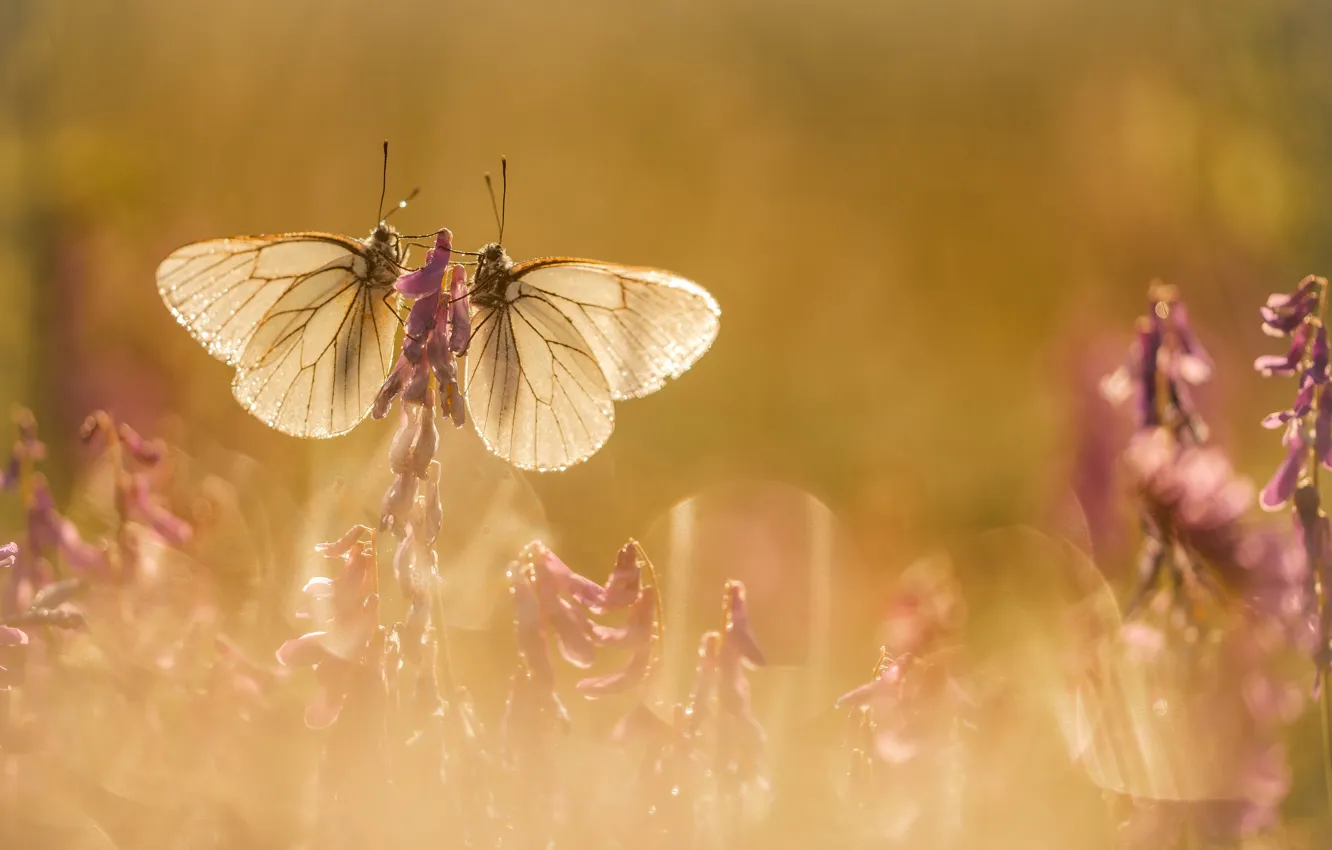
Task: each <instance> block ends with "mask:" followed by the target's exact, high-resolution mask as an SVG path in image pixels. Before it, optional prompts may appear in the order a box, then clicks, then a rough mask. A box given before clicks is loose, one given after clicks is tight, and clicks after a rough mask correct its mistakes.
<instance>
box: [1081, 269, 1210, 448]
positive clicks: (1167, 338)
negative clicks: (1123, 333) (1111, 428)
mask: <svg viewBox="0 0 1332 850" xmlns="http://www.w3.org/2000/svg"><path fill="white" fill-rule="evenodd" d="M1148 301H1149V305H1150V311H1149V313H1148V315H1146V316H1144V317H1143V318H1141V319H1139V320H1138V324H1137V328H1136V335H1135V339H1134V342H1133V345H1132V346H1131V347H1130V349H1129V356H1128V360H1127V362H1126V363H1125V364H1124V365H1123V366H1122V367H1120V369H1119V370H1118V371H1116V372H1115V373H1113V374H1112V375H1110V376H1109V377H1107V378H1106V379H1105V380H1104V381H1103V382H1102V384H1101V391H1102V393H1103V394H1104V395H1105V397H1106V398H1107V399H1108V400H1109V401H1111V402H1112V403H1114V404H1122V403H1124V402H1126V401H1128V400H1129V399H1130V398H1132V399H1133V400H1134V421H1135V424H1136V425H1137V427H1139V428H1152V427H1156V426H1158V425H1164V426H1166V427H1169V428H1170V429H1171V430H1173V431H1176V432H1177V433H1181V434H1183V433H1188V434H1190V435H1191V436H1192V437H1193V439H1194V441H1195V442H1199V443H1201V442H1205V441H1206V433H1207V431H1206V426H1205V425H1204V424H1203V422H1202V419H1201V417H1200V416H1199V415H1198V412H1197V410H1196V409H1195V407H1194V404H1193V400H1192V390H1191V388H1193V387H1197V386H1199V385H1200V384H1203V383H1205V382H1206V381H1207V380H1209V379H1210V378H1211V376H1212V359H1211V357H1210V355H1208V353H1207V350H1206V349H1205V348H1203V345H1202V343H1201V342H1200V341H1199V340H1198V338H1197V336H1196V335H1195V334H1194V332H1193V327H1192V324H1191V323H1190V321H1189V312H1188V308H1187V307H1186V306H1185V304H1184V302H1183V301H1182V300H1180V297H1179V290H1177V289H1176V288H1175V287H1173V286H1166V285H1163V284H1159V283H1158V284H1153V285H1152V286H1151V288H1150V289H1149V291H1148Z"/></svg>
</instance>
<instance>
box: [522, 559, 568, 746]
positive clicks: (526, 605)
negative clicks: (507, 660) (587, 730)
mask: <svg viewBox="0 0 1332 850" xmlns="http://www.w3.org/2000/svg"><path fill="white" fill-rule="evenodd" d="M535 572H536V571H535V568H534V567H533V566H532V565H531V564H523V563H514V564H511V565H510V566H509V570H508V580H509V593H510V595H511V596H512V597H513V611H514V632H515V634H516V636H517V638H518V654H519V655H520V656H521V658H522V661H523V668H524V669H523V671H522V672H521V673H520V674H519V676H518V677H515V680H514V687H513V691H512V693H511V694H510V700H511V701H513V700H516V699H520V698H522V696H523V695H528V696H530V697H531V698H533V699H534V700H536V701H537V703H538V707H539V709H540V710H543V711H545V712H548V713H549V715H550V716H551V717H553V718H554V719H555V720H556V721H557V722H558V723H559V724H560V725H561V726H563V727H564V728H568V726H569V712H568V711H567V710H566V709H565V707H564V703H563V702H561V701H560V697H559V694H558V693H556V690H555V671H554V669H553V668H552V667H551V664H550V655H549V652H548V650H547V649H546V630H545V626H544V623H543V619H542V616H541V601H540V599H539V597H538V595H537V589H536V581H537V579H536V575H535ZM519 677H521V678H522V682H519V681H518V678H519ZM520 685H521V686H522V687H519V686H520ZM520 691H521V692H522V693H521V694H520V693H519V692H520Z"/></svg>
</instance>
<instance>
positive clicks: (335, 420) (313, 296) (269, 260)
mask: <svg viewBox="0 0 1332 850" xmlns="http://www.w3.org/2000/svg"><path fill="white" fill-rule="evenodd" d="M157 283H158V290H159V291H160V292H161V294H162V298H163V300H164V301H166V303H167V306H168V307H170V309H171V312H172V314H173V315H175V317H176V319H177V321H179V322H180V323H181V324H182V325H184V326H185V327H186V328H187V329H188V330H189V331H190V333H191V334H193V335H194V337H195V339H197V340H199V341H200V342H201V343H203V344H204V346H205V347H206V348H207V349H208V351H209V353H210V354H212V355H213V356H214V357H217V358H218V359H220V360H224V361H226V362H227V363H230V364H231V365H234V366H235V367H236V370H237V371H236V378H235V380H234V381H233V383H232V393H233V394H234V395H235V396H236V399H237V400H238V401H239V402H240V403H241V404H242V405H243V406H244V407H245V408H246V409H247V410H249V411H250V412H251V413H253V414H254V415H255V416H257V417H259V418H260V419H262V420H263V421H264V422H266V423H268V424H269V425H270V426H272V427H274V428H276V429H278V430H279V431H282V432H283V433H286V434H291V435H293V436H297V437H316V438H318V437H334V436H337V435H339V434H343V433H346V432H347V431H349V430H351V429H352V428H353V427H355V426H356V424H357V423H358V422H360V421H361V420H362V419H364V418H365V415H366V414H367V413H368V412H369V410H370V406H371V403H372V402H373V400H374V395H375V392H376V391H377V390H378V389H379V386H380V385H381V384H382V383H383V381H384V378H385V377H386V375H387V374H388V370H389V368H390V366H391V364H392V357H393V337H394V333H395V331H396V330H397V320H396V319H395V317H394V314H393V310H392V308H391V307H390V306H389V305H388V304H386V303H384V301H383V298H382V295H383V291H382V289H381V288H377V287H375V286H373V285H371V283H370V282H369V280H368V268H367V261H366V257H365V252H364V247H363V246H362V245H361V244H360V243H358V242H356V241H354V240H351V239H347V238H344V237H340V236H333V235H329V234H320V233H297V234H288V235H284V236H272V237H262V236H261V237H253V238H239V239H218V240H213V241H209V242H199V243H196V244H194V245H187V246H185V247H184V248H181V249H180V250H178V251H176V252H175V253H173V254H172V255H171V256H170V257H168V258H167V259H166V260H165V261H163V263H162V264H161V266H159V267H158V270H157Z"/></svg>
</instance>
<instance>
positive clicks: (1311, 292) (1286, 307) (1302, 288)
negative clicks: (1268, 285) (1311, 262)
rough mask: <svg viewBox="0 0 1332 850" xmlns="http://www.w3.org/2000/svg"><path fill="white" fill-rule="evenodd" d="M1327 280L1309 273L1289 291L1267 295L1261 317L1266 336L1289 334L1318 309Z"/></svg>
mask: <svg viewBox="0 0 1332 850" xmlns="http://www.w3.org/2000/svg"><path fill="white" fill-rule="evenodd" d="M1325 286H1327V281H1326V280H1325V279H1323V278H1321V277H1315V276H1314V275H1309V276H1308V277H1306V278H1305V279H1304V280H1302V281H1300V285H1299V286H1297V287H1296V288H1295V291H1294V292H1290V293H1275V294H1273V295H1269V296H1268V297H1267V304H1266V306H1264V307H1262V308H1261V310H1260V313H1261V314H1262V317H1263V332H1264V333H1266V334H1267V335H1268V336H1276V337H1282V336H1290V335H1291V334H1292V333H1294V332H1295V331H1296V329H1298V328H1300V327H1302V326H1303V325H1304V324H1305V322H1306V321H1308V319H1309V317H1310V316H1312V315H1313V314H1314V311H1315V310H1317V309H1318V299H1319V296H1320V294H1321V291H1322V289H1323V287H1325Z"/></svg>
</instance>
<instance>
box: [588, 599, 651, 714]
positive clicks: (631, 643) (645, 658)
mask: <svg viewBox="0 0 1332 850" xmlns="http://www.w3.org/2000/svg"><path fill="white" fill-rule="evenodd" d="M593 631H594V634H595V639H596V642H597V645H598V646H615V647H618V648H620V649H627V650H630V652H631V655H630V656H629V662H628V663H627V664H626V665H625V666H624V667H623V668H621V669H620V670H617V671H615V672H614V673H607V674H606V675H604V676H594V677H590V678H587V679H583V680H582V681H580V682H579V683H578V684H577V686H576V687H577V688H578V690H579V691H580V692H581V693H582V694H583V696H585V697H600V696H606V695H607V694H615V693H622V692H624V691H626V690H628V689H629V688H632V687H634V686H635V685H638V684H639V683H641V682H642V681H643V680H644V679H646V678H647V676H648V673H649V672H651V667H652V654H653V651H654V648H655V646H654V645H655V643H656V637H657V588H656V587H654V586H648V587H644V588H642V589H641V590H640V591H639V593H638V598H637V599H635V600H634V601H633V603H632V604H630V606H629V616H628V619H627V620H626V621H625V624H624V625H623V626H603V625H600V624H597V625H594V626H593Z"/></svg>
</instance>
